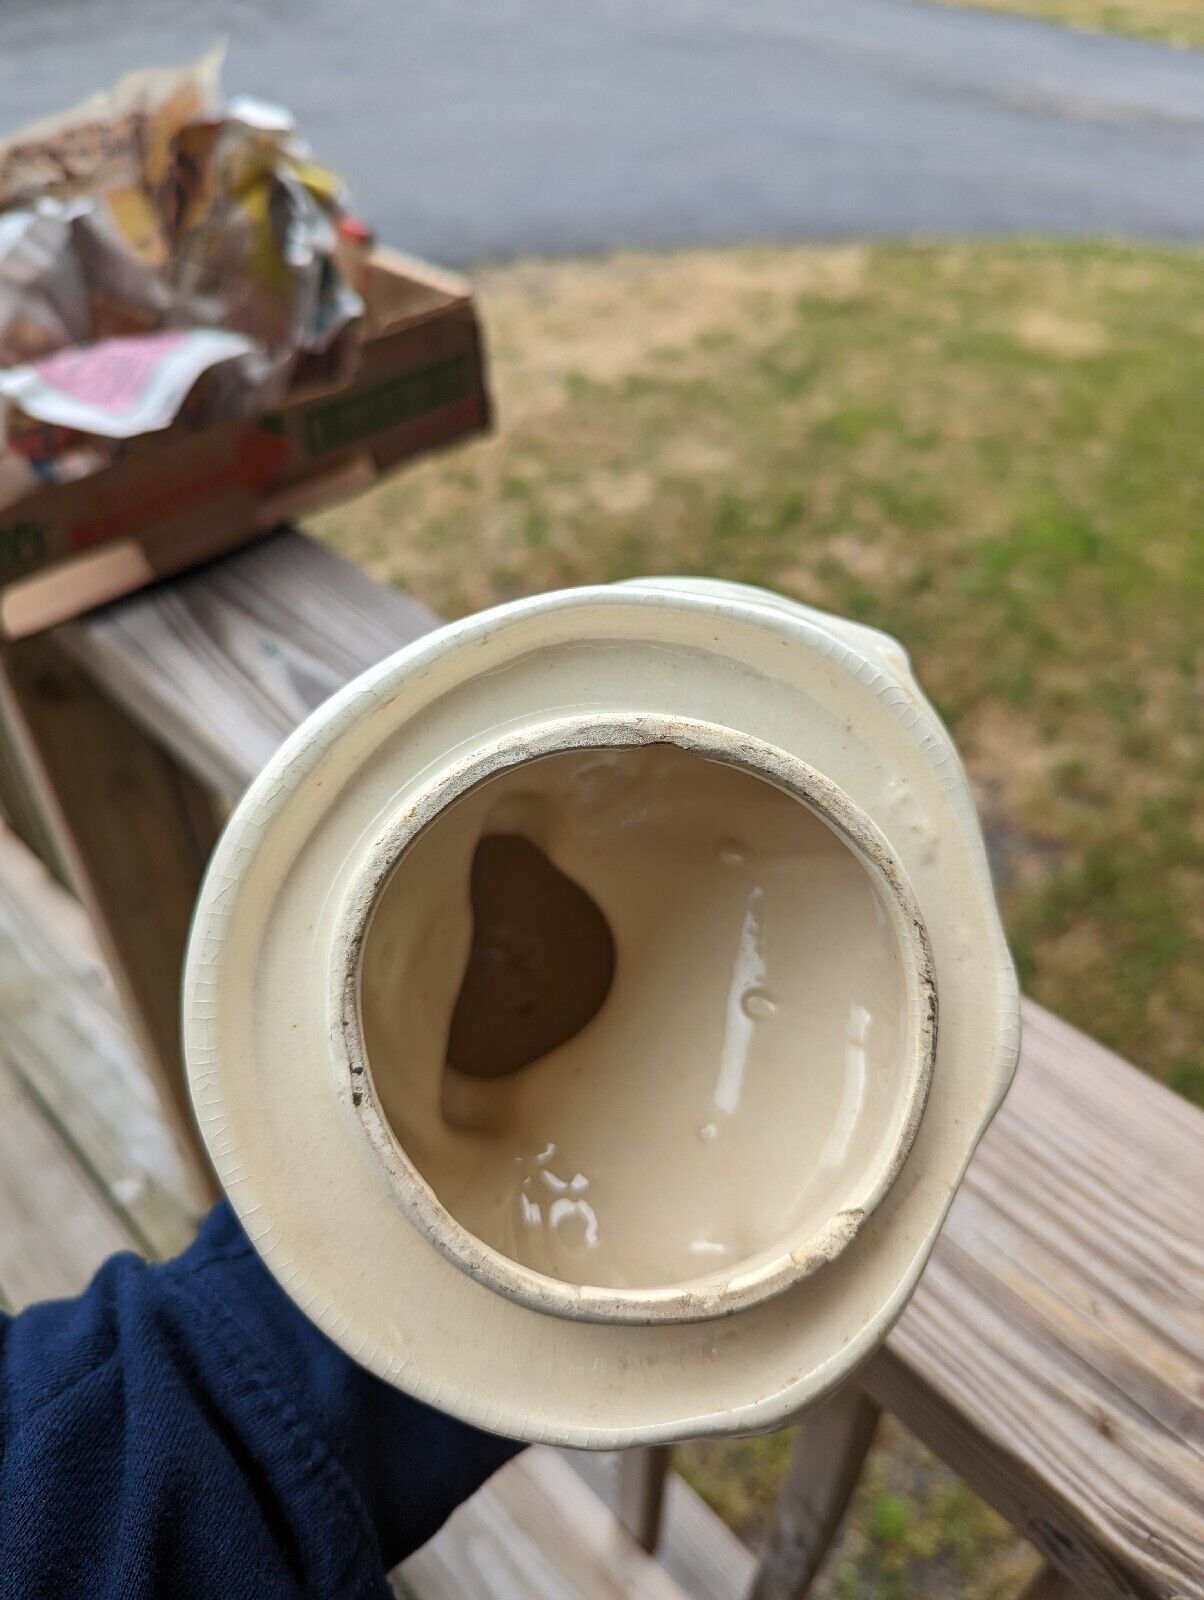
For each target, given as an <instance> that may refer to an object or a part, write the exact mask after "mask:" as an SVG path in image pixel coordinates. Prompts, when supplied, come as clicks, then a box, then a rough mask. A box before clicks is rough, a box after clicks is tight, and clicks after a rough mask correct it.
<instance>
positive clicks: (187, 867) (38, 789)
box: [0, 638, 218, 1196]
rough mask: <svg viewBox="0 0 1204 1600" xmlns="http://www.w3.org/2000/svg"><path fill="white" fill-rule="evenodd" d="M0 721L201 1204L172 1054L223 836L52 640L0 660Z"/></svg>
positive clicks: (204, 800) (208, 1185) (183, 779)
mask: <svg viewBox="0 0 1204 1600" xmlns="http://www.w3.org/2000/svg"><path fill="white" fill-rule="evenodd" d="M3 669H4V670H3V673H0V716H2V717H3V719H4V722H5V724H6V733H7V742H8V744H9V746H10V748H11V749H12V750H13V751H14V752H15V755H16V758H17V760H18V761H19V762H20V764H21V766H22V768H23V770H24V777H25V780H26V782H27V784H28V786H29V789H30V792H31V793H32V794H33V796H34V797H35V798H36V800H37V802H38V804H39V807H40V809H41V813H42V816H43V818H44V820H45V823H46V826H47V829H48V832H49V834H50V837H51V838H52V840H53V842H54V847H55V850H56V853H57V854H58V856H59V859H60V860H61V861H62V863H63V865H64V867H65V869H66V872H67V876H68V878H69V880H70V886H71V888H72V889H73V890H74V892H75V894H76V895H77V896H78V898H79V899H80V901H81V902H82V903H83V905H84V906H85V908H86V909H87V911H88V913H89V915H90V916H91V918H92V923H93V926H94V928H95V929H96V932H97V935H98V937H99V939H100V942H101V945H102V948H103V950H104V953H105V956H106V959H107V961H108V963H109V966H110V968H111V970H112V973H113V976H114V979H115V981H116V983H117V986H118V989H119V991H120V993H121V996H122V999H123V1001H124V1002H125V1005H126V1007H127V1009H128V1012H129V1015H130V1020H131V1023H132V1025H133V1028H134V1031H135V1036H136V1037H137V1039H138V1042H139V1045H140V1046H141V1048H142V1050H143V1053H144V1055H145V1056H146V1059H147V1062H148V1065H149V1067H150V1069H151V1072H152V1074H153V1076H154V1079H155V1082H156V1085H157V1087H158V1090H159V1094H160V1098H161V1100H162V1102H163V1107H164V1111H165V1114H166V1115H167V1117H168V1120H169V1122H170V1124H171V1126H172V1129H173V1132H174V1133H175V1134H176V1137H177V1138H178V1140H179V1141H180V1144H181V1147H182V1149H183V1151H184V1153H185V1155H186V1157H187V1158H188V1160H189V1164H190V1166H191V1168H192V1170H193V1173H194V1175H195V1177H196V1180H197V1182H198V1184H199V1185H200V1186H201V1188H202V1190H203V1192H204V1193H205V1194H206V1195H208V1196H215V1195H216V1194H217V1192H218V1190H217V1184H216V1181H215V1180H214V1177H213V1174H212V1170H211V1168H210V1166H209V1162H208V1159H207V1157H206V1155H205V1153H204V1148H203V1146H202V1144H201V1141H200V1138H199V1136H198V1134H197V1131H196V1126H195V1123H194V1121H193V1117H192V1108H191V1104H190V1102H189V1099H188V1091H187V1087H186V1084H185V1081H184V1069H183V1060H182V1054H181V1048H180V1023H179V1003H180V1002H179V995H180V968H181V964H182V961H183V955H184V945H185V940H186V938H187V934H188V925H189V921H190V919H191V916H192V907H193V902H194V900H195V898H196V891H197V885H198V883H199V881H200V876H201V872H202V870H203V868H204V864H205V861H206V859H207V857H208V855H209V851H210V849H211V847H212V845H213V841H214V839H215V838H216V836H217V822H216V817H215V814H214V810H213V807H212V804H211V803H210V801H209V798H208V796H207V795H206V793H205V792H204V791H203V790H202V789H201V788H200V787H199V785H198V784H197V783H196V781H195V780H194V779H193V778H191V777H189V776H188V774H187V773H185V772H184V771H183V770H182V769H181V768H180V767H178V766H177V765H176V763H175V762H174V761H173V760H172V759H171V757H169V756H168V755H167V754H166V753H165V752H164V751H163V750H162V749H161V748H160V747H159V746H158V745H156V744H155V743H154V741H153V740H151V739H150V738H149V737H148V736H147V735H146V734H145V733H143V732H142V730H141V729H140V728H138V727H136V726H135V724H134V723H133V722H131V721H130V720H129V718H128V717H127V716H126V715H125V713H124V712H123V711H121V710H119V709H118V707H117V706H115V705H114V704H113V702H112V701H110V700H107V699H105V698H104V697H103V696H102V695H101V694H100V693H99V692H98V691H97V689H96V688H95V686H94V685H93V684H92V682H91V681H90V679H89V678H88V677H87V676H86V675H85V674H84V673H83V672H82V671H81V670H80V668H79V667H78V666H77V665H75V663H74V662H72V661H71V660H70V659H69V658H68V657H67V655H66V654H65V653H64V652H63V650H62V649H61V648H60V647H59V646H58V645H57V644H55V643H54V642H53V641H52V640H50V639H46V638H36V639H28V640H24V641H22V642H21V643H20V644H15V645H10V646H8V647H6V648H5V651H4V655H3Z"/></svg>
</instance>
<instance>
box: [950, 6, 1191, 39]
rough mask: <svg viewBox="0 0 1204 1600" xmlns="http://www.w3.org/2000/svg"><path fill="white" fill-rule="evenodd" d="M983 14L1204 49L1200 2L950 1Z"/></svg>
mask: <svg viewBox="0 0 1204 1600" xmlns="http://www.w3.org/2000/svg"><path fill="white" fill-rule="evenodd" d="M950 3H952V4H955V5H960V6H974V7H976V8H977V9H979V10H983V11H1015V12H1020V13H1022V14H1023V15H1025V16H1029V17H1039V18H1040V19H1041V20H1042V21H1043V22H1060V23H1063V24H1065V25H1066V26H1068V27H1071V28H1083V29H1085V30H1087V31H1088V32H1090V33H1124V34H1128V35H1129V36H1130V37H1132V38H1134V39H1152V40H1155V41H1157V42H1158V43H1161V44H1173V45H1179V46H1187V47H1192V46H1194V47H1195V48H1196V49H1201V48H1204V6H1202V5H1201V4H1200V0H950Z"/></svg>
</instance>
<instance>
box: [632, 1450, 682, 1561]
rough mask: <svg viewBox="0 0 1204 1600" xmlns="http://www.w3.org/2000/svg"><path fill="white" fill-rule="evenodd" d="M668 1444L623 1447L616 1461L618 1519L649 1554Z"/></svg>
mask: <svg viewBox="0 0 1204 1600" xmlns="http://www.w3.org/2000/svg"><path fill="white" fill-rule="evenodd" d="M670 1455H671V1451H670V1449H669V1446H668V1445H663V1444H658V1445H646V1446H643V1447H641V1448H640V1449H637V1450H625V1451H624V1452H623V1456H622V1459H621V1461H620V1463H619V1521H620V1522H621V1523H622V1524H623V1526H624V1527H625V1528H626V1529H627V1531H628V1533H630V1534H631V1536H632V1538H633V1539H634V1540H635V1541H636V1543H637V1544H639V1545H641V1546H642V1547H643V1549H645V1550H647V1551H648V1552H649V1554H651V1553H652V1551H653V1550H655V1549H656V1543H657V1540H658V1539H659V1538H660V1532H661V1510H662V1508H663V1506H664V1502H665V1480H666V1479H667V1478H668V1476H669V1458H670Z"/></svg>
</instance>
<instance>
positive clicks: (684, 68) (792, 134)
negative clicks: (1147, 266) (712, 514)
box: [0, 0, 1204, 261]
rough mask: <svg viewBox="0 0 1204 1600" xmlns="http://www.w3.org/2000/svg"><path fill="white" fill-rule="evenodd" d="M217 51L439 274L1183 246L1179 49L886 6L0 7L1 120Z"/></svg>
mask: <svg viewBox="0 0 1204 1600" xmlns="http://www.w3.org/2000/svg"><path fill="white" fill-rule="evenodd" d="M223 34H224V35H225V36H227V37H228V39H229V41H230V58H229V65H228V68H227V74H226V81H227V84H228V85H229V86H230V87H232V88H235V89H238V90H245V91H251V92H255V93H259V94H262V95H265V96H268V97H272V98H276V99H280V100H283V101H284V102H285V103H287V104H289V105H291V106H292V107H293V108H294V110H295V111H296V112H297V113H298V115H299V116H300V118H301V119H302V124H303V126H304V128H305V129H306V130H307V132H308V133H309V135H310V138H311V142H312V143H313V144H314V145H315V147H316V148H317V150H318V151H319V153H320V154H321V155H323V156H324V157H326V158H327V159H328V160H330V161H332V162H334V163H335V164H336V165H338V166H339V167H340V168H341V170H342V171H343V172H344V173H345V174H346V175H347V176H348V177H349V178H351V179H352V181H353V183H354V186H355V189H356V192H357V195H358V197H359V200H360V203H361V207H362V209H363V210H364V211H365V212H366V213H367V214H368V215H369V216H371V217H372V218H374V219H375V220H376V222H377V224H378V226H379V229H380V232H381V234H382V235H383V236H385V237H388V238H390V239H392V240H395V241H397V242H400V243H404V244H405V245H407V246H408V247H409V248H411V249H414V250H418V251H421V252H424V253H428V254H431V255H434V256H437V257H440V258H442V259H444V260H447V261H471V260H474V259H479V258H481V257H484V256H506V255H511V254H516V253H519V252H523V251H528V250H534V251H565V250H592V249H596V248H599V247H607V246H612V245H619V244H647V245H669V244H679V243H686V242H692V241H702V240H728V239H741V238H749V237H775V238H800V237H832V236H841V235H859V234H894V233H937V234H939V233H948V232H957V233H961V232H967V233H1012V232H1017V231H1020V232H1030V231H1031V232H1040V233H1082V232H1109V233H1122V234H1130V235H1147V236H1153V237H1161V238H1166V239H1204V53H1202V54H1189V53H1183V52H1176V51H1172V50H1169V49H1168V50H1164V49H1161V48H1159V47H1157V46H1151V45H1142V44H1137V43H1132V42H1129V41H1126V40H1120V39H1110V38H1094V37H1088V36H1085V35H1081V34H1073V33H1070V32H1064V31H1062V30H1059V29H1056V28H1052V27H1046V26H1043V25H1041V24H1039V23H1033V22H1028V21H1024V20H1021V19H1015V18H1010V17H1002V16H995V15H986V14H982V13H974V12H961V11H952V10H947V9H944V8H942V7H935V6H934V7H928V6H924V5H921V4H911V3H908V0H0V108H2V110H0V117H2V118H3V122H4V123H5V124H6V125H9V126H11V125H15V124H16V123H18V122H21V121H24V120H26V119H27V118H28V117H31V116H33V115H35V114H40V113H41V112H43V111H46V110H51V109H54V108H56V107H57V106H59V105H62V104H65V103H66V102H68V101H69V100H71V99H74V98H77V97H80V96H81V95H82V94H83V93H84V92H85V91H87V90H89V89H91V88H93V87H95V86H96V85H97V84H99V83H103V82H105V81H107V80H108V79H110V78H111V77H114V76H116V75H117V74H118V73H119V72H121V71H122V70H124V69H125V68H127V67H129V66H134V65H142V64H150V63H168V62H172V61H176V60H181V59H187V58H188V57H190V56H191V55H194V54H198V53H199V52H200V51H201V50H202V49H203V48H204V47H205V46H206V45H207V44H209V43H211V42H212V41H213V40H214V38H215V37H217V36H220V35H223Z"/></svg>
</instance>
